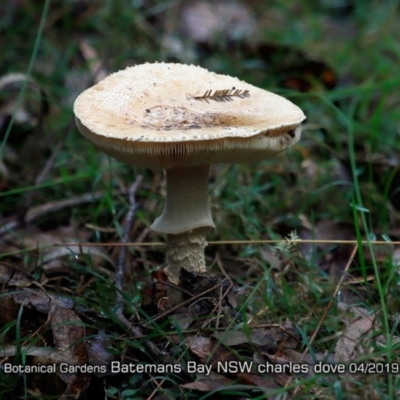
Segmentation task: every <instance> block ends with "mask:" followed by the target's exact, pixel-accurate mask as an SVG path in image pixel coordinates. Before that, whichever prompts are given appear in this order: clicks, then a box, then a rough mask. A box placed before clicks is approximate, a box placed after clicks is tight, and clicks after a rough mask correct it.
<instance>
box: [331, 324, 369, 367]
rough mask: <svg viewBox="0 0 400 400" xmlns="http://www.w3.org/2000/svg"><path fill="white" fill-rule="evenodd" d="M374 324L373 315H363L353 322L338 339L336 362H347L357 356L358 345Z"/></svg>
mask: <svg viewBox="0 0 400 400" xmlns="http://www.w3.org/2000/svg"><path fill="white" fill-rule="evenodd" d="M373 324H374V320H373V319H372V318H371V317H363V318H360V319H358V320H356V321H355V322H353V323H352V324H351V325H350V326H349V327H348V328H347V329H346V330H345V331H344V333H343V335H342V337H341V338H340V339H339V340H338V341H337V343H336V346H335V357H334V360H335V362H347V361H350V360H351V359H354V358H355V355H354V353H355V350H356V346H357V345H358V344H359V343H360V339H361V337H362V336H363V335H365V334H366V333H368V332H369V331H370V330H371V329H372V327H373Z"/></svg>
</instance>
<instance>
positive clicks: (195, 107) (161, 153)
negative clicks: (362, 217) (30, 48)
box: [74, 63, 305, 168]
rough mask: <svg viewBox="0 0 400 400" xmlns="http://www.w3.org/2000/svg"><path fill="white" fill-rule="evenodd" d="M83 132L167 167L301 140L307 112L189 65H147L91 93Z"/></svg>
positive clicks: (254, 154) (236, 157) (82, 109)
mask: <svg viewBox="0 0 400 400" xmlns="http://www.w3.org/2000/svg"><path fill="white" fill-rule="evenodd" d="M74 112H75V115H76V120H77V125H78V128H79V130H80V131H81V133H82V134H83V135H84V136H85V137H86V138H87V139H89V140H91V141H92V142H93V143H94V144H96V145H97V146H98V147H100V148H101V149H102V150H103V151H104V152H105V153H107V154H109V155H111V156H113V157H115V158H117V159H119V160H121V161H124V162H126V163H129V164H131V165H138V166H152V167H161V168H172V167H179V166H182V165H186V166H188V165H201V164H211V163H236V162H243V161H253V160H259V159H262V158H265V157H268V155H270V154H275V153H279V152H281V151H283V150H285V149H286V148H288V147H290V146H291V145H293V144H294V143H296V142H297V141H298V140H299V138H300V132H301V128H300V124H301V122H302V121H303V120H304V119H305V116H304V114H303V112H302V111H301V110H300V108H298V107H297V106H295V105H294V104H293V103H291V102H290V101H289V100H286V99H285V98H283V97H281V96H278V95H276V94H273V93H271V92H268V91H266V90H262V89H260V88H257V87H255V86H252V85H250V84H248V83H245V82H243V81H240V80H239V79H237V78H233V77H230V76H226V75H219V74H216V73H213V72H210V71H207V70H206V69H203V68H201V67H197V66H193V65H184V64H168V63H155V64H150V63H147V64H142V65H138V66H135V67H130V68H127V69H125V70H123V71H120V72H117V73H115V74H112V75H110V76H109V77H107V78H106V79H104V80H102V81H101V82H99V83H98V84H97V85H95V86H93V87H91V88H89V89H87V90H86V91H84V92H83V93H82V94H81V95H80V96H79V97H78V98H77V99H76V101H75V104H74Z"/></svg>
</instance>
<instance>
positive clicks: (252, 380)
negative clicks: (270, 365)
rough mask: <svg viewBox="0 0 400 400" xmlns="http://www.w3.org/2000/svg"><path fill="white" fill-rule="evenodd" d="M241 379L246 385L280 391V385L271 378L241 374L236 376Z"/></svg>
mask: <svg viewBox="0 0 400 400" xmlns="http://www.w3.org/2000/svg"><path fill="white" fill-rule="evenodd" d="M236 376H237V377H238V378H240V382H241V383H244V384H246V385H253V386H258V387H261V388H265V389H278V388H280V386H279V385H277V384H276V383H275V380H274V379H272V378H271V377H270V376H268V375H266V376H261V375H257V374H248V373H239V374H237V375H236Z"/></svg>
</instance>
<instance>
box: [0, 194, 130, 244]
mask: <svg viewBox="0 0 400 400" xmlns="http://www.w3.org/2000/svg"><path fill="white" fill-rule="evenodd" d="M121 193H122V191H121V190H117V191H115V192H114V194H121ZM104 194H105V191H104V190H102V191H98V192H94V193H85V194H83V195H81V196H77V197H72V198H71V199H65V200H61V201H54V202H49V203H45V204H41V205H40V206H36V207H32V208H30V209H29V210H28V211H27V212H26V214H25V219H24V222H25V223H26V224H28V223H30V222H32V221H33V220H35V219H37V218H39V217H42V216H44V215H46V214H49V213H52V212H58V211H60V210H62V209H64V208H68V207H74V206H77V205H79V204H82V203H90V202H91V201H96V200H100V199H101V198H103V197H104ZM20 226H21V221H20V219H19V218H13V219H11V220H10V221H8V222H6V223H4V224H3V225H2V226H0V236H2V235H4V234H6V233H8V232H9V231H11V230H13V229H16V228H18V227H20ZM64 244H65V243H64ZM75 245H77V246H81V245H82V244H81V243H76V244H75Z"/></svg>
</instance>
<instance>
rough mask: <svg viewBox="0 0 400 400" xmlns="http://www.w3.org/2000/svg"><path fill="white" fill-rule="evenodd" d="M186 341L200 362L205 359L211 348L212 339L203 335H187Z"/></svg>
mask: <svg viewBox="0 0 400 400" xmlns="http://www.w3.org/2000/svg"><path fill="white" fill-rule="evenodd" d="M186 343H187V345H188V346H189V348H190V350H192V352H193V353H194V354H196V355H197V356H198V357H199V358H200V360H201V361H202V362H205V361H206V360H207V358H208V357H209V355H210V354H211V351H212V349H213V341H212V339H211V338H207V337H204V336H189V337H188V338H187V339H186Z"/></svg>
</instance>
